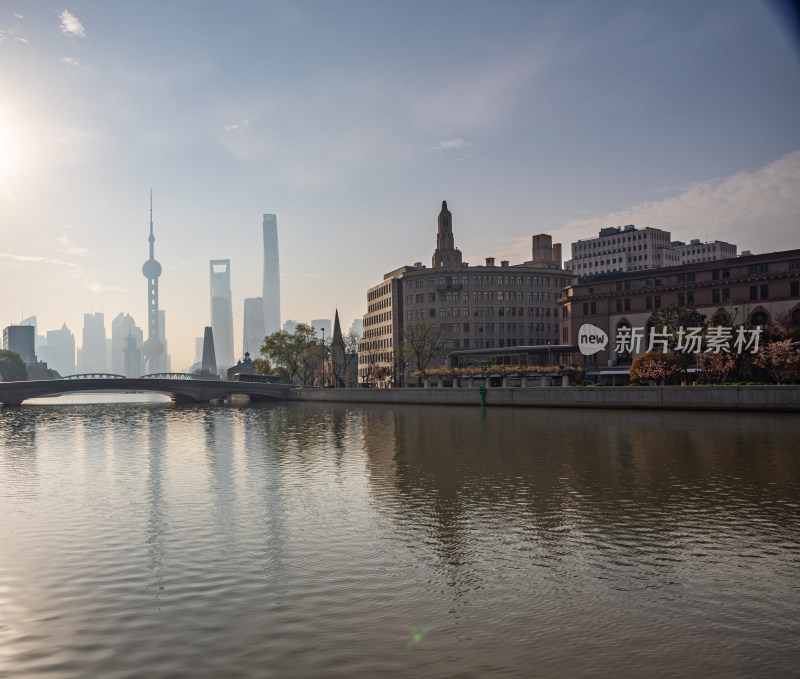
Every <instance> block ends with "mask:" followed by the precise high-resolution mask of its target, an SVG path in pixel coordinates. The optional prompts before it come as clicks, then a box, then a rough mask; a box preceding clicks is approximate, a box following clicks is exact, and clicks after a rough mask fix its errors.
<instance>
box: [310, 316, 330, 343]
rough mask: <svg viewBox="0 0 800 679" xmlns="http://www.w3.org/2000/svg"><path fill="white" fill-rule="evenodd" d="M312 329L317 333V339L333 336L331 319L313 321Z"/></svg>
mask: <svg viewBox="0 0 800 679" xmlns="http://www.w3.org/2000/svg"><path fill="white" fill-rule="evenodd" d="M311 327H312V328H314V330H315V331H316V336H317V339H320V340H321V339H322V338H323V337H327V338H329V339H330V336H331V319H330V318H315V319H314V320H313V321H311Z"/></svg>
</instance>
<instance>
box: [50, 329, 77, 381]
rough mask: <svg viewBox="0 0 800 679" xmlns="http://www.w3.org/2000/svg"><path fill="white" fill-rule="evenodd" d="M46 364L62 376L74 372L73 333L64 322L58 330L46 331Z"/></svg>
mask: <svg viewBox="0 0 800 679" xmlns="http://www.w3.org/2000/svg"><path fill="white" fill-rule="evenodd" d="M46 361H47V366H48V367H49V368H52V369H53V370H56V371H57V372H58V373H59V374H60V375H61V376H62V377H66V376H67V375H74V374H75V335H73V334H72V333H71V332H70V330H69V328H68V327H67V324H66V323H64V324H63V325H62V326H61V329H60V330H48V331H47V359H46Z"/></svg>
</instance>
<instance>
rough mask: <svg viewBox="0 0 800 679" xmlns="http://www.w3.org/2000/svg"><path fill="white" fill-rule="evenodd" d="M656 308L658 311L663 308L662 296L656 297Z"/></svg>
mask: <svg viewBox="0 0 800 679" xmlns="http://www.w3.org/2000/svg"><path fill="white" fill-rule="evenodd" d="M655 307H656V309H660V308H661V296H660V295H656V297H655Z"/></svg>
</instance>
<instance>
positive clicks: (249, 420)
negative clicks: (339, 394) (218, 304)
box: [0, 404, 800, 677]
mask: <svg viewBox="0 0 800 679" xmlns="http://www.w3.org/2000/svg"><path fill="white" fill-rule="evenodd" d="M12 416H13V417H12V418H11V419H6V418H1V419H0V433H1V434H4V436H3V437H2V438H0V465H2V472H3V473H2V474H0V517H3V519H4V521H2V522H0V544H2V545H3V550H0V588H5V589H4V591H3V592H0V600H2V601H3V603H4V606H3V607H2V609H0V639H4V640H5V641H7V642H9V643H6V644H5V646H6V647H7V648H10V649H12V650H11V651H10V653H9V654H8V655H6V656H5V657H4V661H5V662H6V666H7V667H8V668H9V671H10V672H11V673H12V674H13V675H25V674H26V673H31V674H46V673H47V672H50V673H51V674H52V673H54V672H56V670H59V671H62V674H64V673H69V671H70V668H73V669H74V668H76V667H80V668H83V669H85V670H86V672H87V674H95V675H110V676H114V675H115V674H116V675H119V676H126V675H130V676H132V675H140V674H143V673H146V674H151V675H161V676H169V675H179V674H181V673H187V672H189V668H191V671H192V673H193V674H196V675H198V676H214V675H218V674H220V673H226V674H229V675H239V676H263V675H264V674H265V673H269V672H272V673H273V676H333V677H350V676H383V675H386V676H401V677H404V676H409V677H410V676H464V677H482V676H498V675H507V676H525V677H528V676H570V677H581V676H597V675H598V674H600V675H602V674H608V673H609V672H607V671H606V670H608V669H609V668H611V669H612V672H611V673H613V674H615V675H619V676H645V675H646V676H686V675H703V676H705V675H710V676H711V675H714V674H717V675H721V674H724V675H733V676H736V675H742V676H753V677H759V676H763V677H772V676H781V675H786V674H788V673H789V672H790V671H791V670H793V668H795V667H796V666H797V660H798V658H797V651H796V643H795V639H796V637H797V634H799V633H800V620H799V619H798V616H797V610H798V607H800V595H798V592H800V587H799V586H798V585H799V583H800V578H799V577H798V570H797V565H798V562H799V561H800V540H799V539H798V535H800V512H798V508H800V453H798V451H797V447H796V445H795V439H796V425H795V422H796V418H793V417H784V416H771V415H757V416H742V415H730V416H728V415H724V414H715V415H714V416H708V415H704V414H694V413H683V414H674V413H673V414H662V413H637V414H636V416H635V417H634V416H631V415H628V414H626V413H624V412H609V413H605V412H599V411H595V412H593V411H587V412H581V413H575V412H571V411H558V410H553V411H548V410H532V409H531V410H528V409H508V410H502V409H487V410H486V412H485V413H484V416H483V417H482V416H481V413H480V411H479V410H478V409H477V408H475V409H471V408H446V407H443V408H439V407H404V408H392V407H388V406H374V407H370V406H362V405H357V406H354V405H325V404H272V405H266V406H261V405H259V406H253V407H245V408H214V407H206V406H191V407H189V406H187V407H180V408H176V407H173V406H170V405H167V406H158V407H155V406H146V405H142V406H140V405H136V406H126V407H124V408H121V407H119V406H117V405H114V406H97V405H95V406H92V407H91V408H89V409H85V408H84V409H81V408H77V407H76V408H74V409H52V408H51V409H49V410H47V409H46V408H30V409H27V412H26V409H24V408H23V409H17V410H16V411H15V413H12ZM15 417H16V418H17V419H16V420H14V419H13V418H15ZM32 488H35V489H36V493H38V495H37V496H36V497H33V496H32V491H31V489H32ZM26 489H27V490H26ZM143 585H144V586H143ZM31 592H34V593H35V595H32V594H31ZM144 594H146V597H145V596H143V595H144ZM154 599H155V600H156V604H155V605H154V603H153V601H154ZM9 611H11V613H8V612H9ZM3 615H5V616H6V617H5V619H4V618H3ZM9 615H11V616H12V617H13V620H10V621H9V617H8V616H9ZM4 620H5V621H4ZM4 630H6V631H5V632H4ZM8 630H14V631H12V632H8ZM3 635H5V636H3ZM52 649H57V650H58V662H56V661H55V660H53V659H52V658H51V660H49V661H46V660H43V658H44V656H45V655H47V654H48V653H50V654H51V655H53V651H52ZM98 649H100V650H98ZM111 650H113V652H111ZM53 657H55V655H53ZM48 662H49V663H50V664H48ZM54 668H55V669H54ZM265 668H268V670H265ZM195 670H196V671H195ZM56 673H57V672H56Z"/></svg>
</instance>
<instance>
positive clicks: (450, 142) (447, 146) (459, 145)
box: [425, 137, 472, 153]
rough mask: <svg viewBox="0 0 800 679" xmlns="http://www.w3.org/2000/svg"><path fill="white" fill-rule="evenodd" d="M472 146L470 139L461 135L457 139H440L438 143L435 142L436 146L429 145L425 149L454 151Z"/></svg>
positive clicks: (430, 150)
mask: <svg viewBox="0 0 800 679" xmlns="http://www.w3.org/2000/svg"><path fill="white" fill-rule="evenodd" d="M470 146H472V144H470V143H469V142H468V141H465V140H463V139H461V138H460V137H457V138H456V139H447V140H445V141H440V142H439V143H438V144H435V145H434V146H429V147H428V148H427V149H425V150H426V151H428V152H429V153H430V152H436V151H453V150H458V149H465V148H469V147H470Z"/></svg>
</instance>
